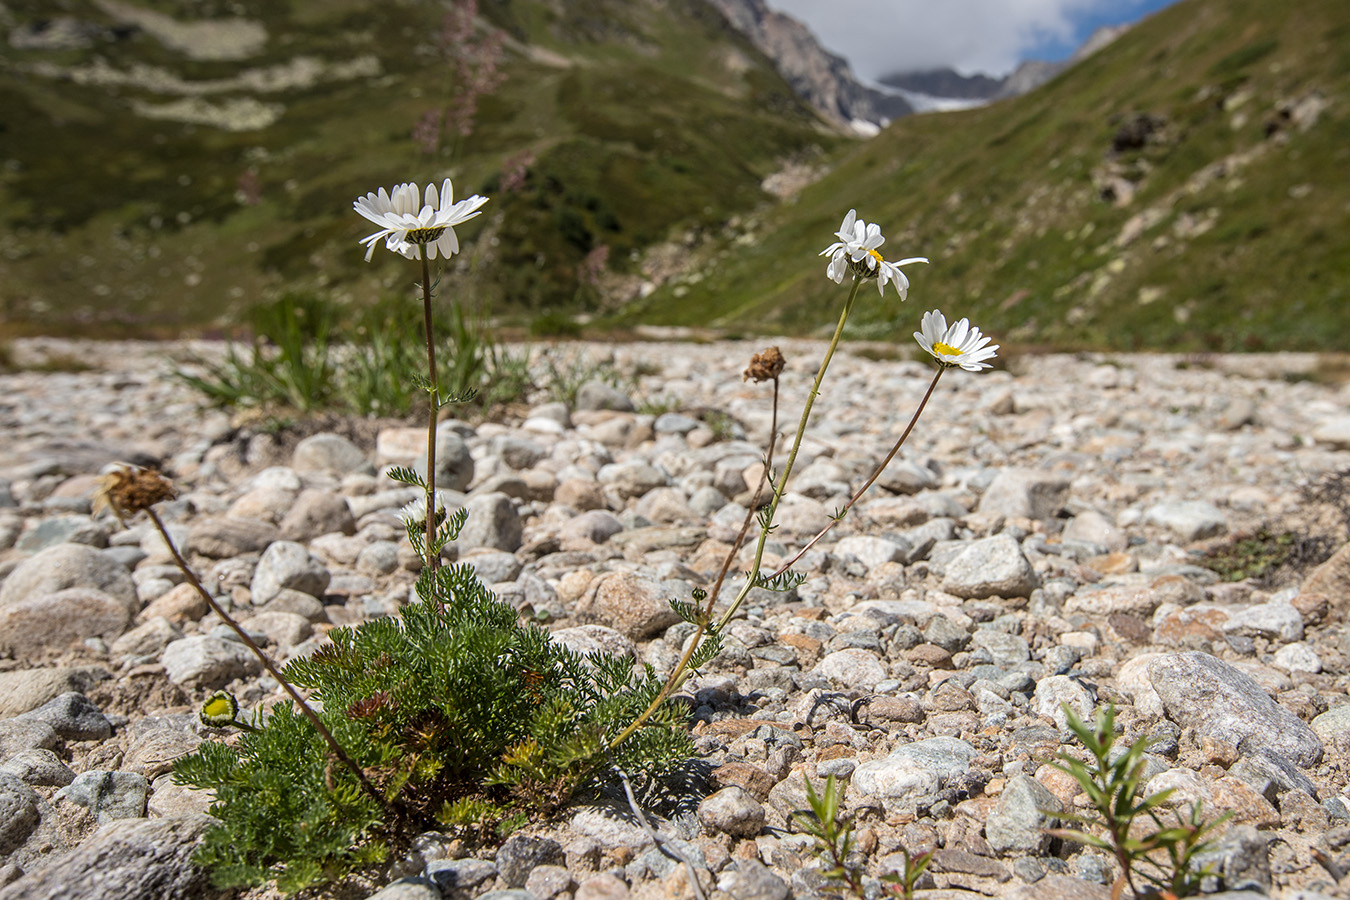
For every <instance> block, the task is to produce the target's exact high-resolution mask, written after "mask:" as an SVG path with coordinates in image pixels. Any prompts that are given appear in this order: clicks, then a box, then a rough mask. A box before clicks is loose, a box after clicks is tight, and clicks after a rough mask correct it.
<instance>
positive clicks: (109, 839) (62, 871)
mask: <svg viewBox="0 0 1350 900" xmlns="http://www.w3.org/2000/svg"><path fill="white" fill-rule="evenodd" d="M213 821H215V820H213V819H211V818H209V817H207V816H193V817H191V818H181V819H126V820H117V821H113V822H109V823H108V824H106V825H104V826H102V827H101V828H99V830H98V831H96V832H94V834H93V836H92V837H91V838H90V839H89V840H88V841H86V842H85V843H83V844H81V845H80V846H79V847H78V848H76V849H75V850H73V851H72V852H70V853H68V854H66V855H64V856H57V857H54V858H53V859H52V860H51V861H50V862H48V863H47V864H46V865H45V866H43V867H42V868H40V869H37V870H36V871H33V872H30V873H28V874H26V875H24V876H23V877H22V878H20V879H19V880H18V881H15V882H13V883H12V884H10V885H8V886H6V887H4V888H0V900H107V898H111V897H116V898H117V900H202V898H208V897H212V896H213V892H212V891H211V889H210V887H209V884H208V880H207V879H208V875H207V873H206V872H205V871H204V870H202V869H199V868H198V867H196V866H195V865H193V863H192V854H193V852H194V851H195V850H196V848H197V843H198V841H199V840H200V838H201V836H202V834H203V833H204V832H205V831H206V829H207V827H208V826H210V824H211V823H212V822H213Z"/></svg>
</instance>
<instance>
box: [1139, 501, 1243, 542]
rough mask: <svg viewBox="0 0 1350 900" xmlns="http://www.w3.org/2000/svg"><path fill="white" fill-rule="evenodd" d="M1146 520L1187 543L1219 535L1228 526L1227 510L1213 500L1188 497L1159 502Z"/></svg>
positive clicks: (1145, 517)
mask: <svg viewBox="0 0 1350 900" xmlns="http://www.w3.org/2000/svg"><path fill="white" fill-rule="evenodd" d="M1144 521H1145V522H1147V523H1149V524H1150V525H1157V526H1159V527H1161V528H1166V529H1167V530H1168V531H1170V532H1172V534H1174V535H1175V536H1176V537H1177V539H1178V540H1180V541H1182V542H1183V543H1188V544H1189V543H1191V542H1192V541H1199V540H1204V539H1205V538H1209V537H1215V536H1217V535H1220V534H1223V533H1224V532H1226V531H1227V530H1228V521H1227V519H1225V518H1224V515H1223V512H1222V511H1220V510H1219V508H1218V507H1217V506H1215V505H1214V504H1213V503H1207V502H1205V501H1203V500H1185V501H1174V502H1169V503H1159V504H1156V505H1155V506H1151V507H1149V508H1148V510H1146V511H1145V512H1144Z"/></svg>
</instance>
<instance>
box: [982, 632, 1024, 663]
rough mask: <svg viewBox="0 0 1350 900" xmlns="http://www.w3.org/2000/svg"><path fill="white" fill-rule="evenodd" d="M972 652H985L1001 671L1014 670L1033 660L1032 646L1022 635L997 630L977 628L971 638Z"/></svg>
mask: <svg viewBox="0 0 1350 900" xmlns="http://www.w3.org/2000/svg"><path fill="white" fill-rule="evenodd" d="M970 647H971V650H972V652H979V651H983V654H982V655H984V654H987V655H988V657H989V659H990V661H991V662H992V663H993V664H994V665H996V666H998V667H999V668H1000V669H1014V668H1016V667H1017V666H1018V664H1020V663H1024V662H1026V661H1027V660H1029V659H1031V645H1030V644H1028V643H1027V639H1026V638H1024V637H1022V636H1021V635H1020V634H1009V633H1008V632H1006V631H999V630H998V629H996V628H976V629H975V631H974V633H973V634H971V636H970Z"/></svg>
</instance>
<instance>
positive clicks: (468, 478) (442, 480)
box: [412, 422, 475, 491]
mask: <svg viewBox="0 0 1350 900" xmlns="http://www.w3.org/2000/svg"><path fill="white" fill-rule="evenodd" d="M426 446H427V445H426V438H422V440H421V446H420V447H419V448H418V456H417V458H416V460H415V461H414V462H413V465H412V468H413V471H414V472H416V473H417V474H418V475H420V476H422V477H423V478H426V477H427V458H426ZM474 470H475V466H474V461H473V454H472V453H471V452H470V451H469V445H468V444H466V443H465V442H464V438H463V437H462V436H461V435H460V434H459V432H458V430H457V428H456V426H455V425H454V424H453V423H451V422H442V423H441V424H440V425H439V426H437V428H436V490H438V491H467V490H468V489H469V485H470V484H472V483H473V476H474Z"/></svg>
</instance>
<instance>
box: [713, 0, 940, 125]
mask: <svg viewBox="0 0 1350 900" xmlns="http://www.w3.org/2000/svg"><path fill="white" fill-rule="evenodd" d="M708 2H709V3H711V4H712V5H713V6H714V7H716V8H717V10H718V11H719V12H721V13H722V15H724V16H726V18H727V21H728V22H729V23H731V25H732V27H733V28H735V29H736V30H737V31H739V32H741V33H742V34H744V35H746V36H747V37H748V38H749V39H750V41H751V43H753V44H754V45H755V47H756V48H757V49H758V50H759V51H760V52H761V53H763V54H764V55H765V56H767V57H769V59H771V60H773V61H774V63H775V64H776V65H777V67H778V72H779V74H780V75H782V76H783V78H785V79H786V80H787V82H788V83H789V84H790V85H792V87H793V88H794V89H795V90H796V91H797V92H798V93H799V94H800V95H801V96H802V97H803V98H804V99H805V100H807V101H808V102H809V103H810V104H811V105H812V106H814V107H815V108H816V110H817V111H819V112H820V114H821V115H823V116H824V117H825V118H826V119H828V120H830V121H832V122H834V123H835V124H838V125H845V126H849V125H852V126H854V127H855V128H859V130H863V131H870V130H871V129H869V128H867V126H866V125H861V123H870V124H872V125H884V124H886V123H887V122H889V121H890V120H892V119H897V118H899V117H901V116H906V115H909V114H910V113H912V112H914V107H913V106H911V105H910V104H909V102H908V101H906V100H905V99H904V98H903V97H901V96H898V95H895V94H888V93H885V92H883V91H879V90H877V89H875V88H870V87H867V86H866V85H864V84H862V83H861V82H859V81H858V79H857V77H856V76H854V74H853V70H852V68H850V66H849V64H848V61H847V60H845V59H844V58H843V57H840V56H836V55H834V54H833V53H830V52H829V51H828V50H826V49H825V48H824V47H822V46H821V45H820V42H819V41H817V40H816V37H815V35H813V34H812V33H811V31H810V29H808V28H807V27H806V26H805V25H803V24H802V23H801V22H798V21H797V20H796V19H794V18H792V17H791V16H788V15H784V14H783V13H780V12H774V11H773V10H771V9H769V7H768V6H767V5H766V4H765V3H764V0H708Z"/></svg>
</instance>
